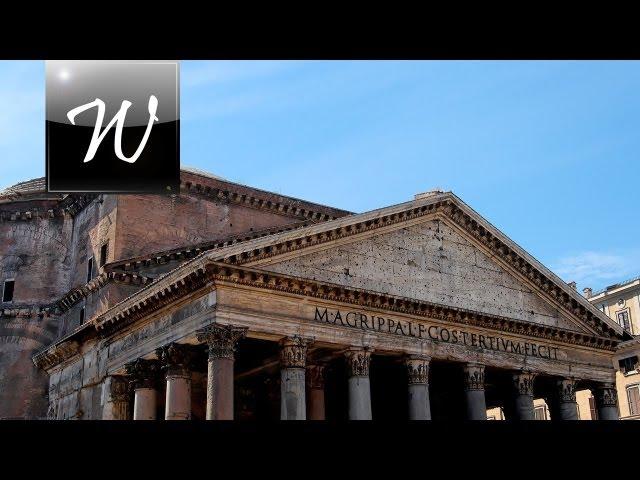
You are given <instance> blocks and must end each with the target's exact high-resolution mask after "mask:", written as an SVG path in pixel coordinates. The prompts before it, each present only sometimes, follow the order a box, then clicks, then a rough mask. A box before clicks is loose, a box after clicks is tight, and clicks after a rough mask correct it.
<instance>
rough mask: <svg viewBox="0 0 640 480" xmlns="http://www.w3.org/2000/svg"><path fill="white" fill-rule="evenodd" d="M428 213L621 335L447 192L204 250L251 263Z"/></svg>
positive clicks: (591, 324) (598, 329) (566, 305)
mask: <svg viewBox="0 0 640 480" xmlns="http://www.w3.org/2000/svg"><path fill="white" fill-rule="evenodd" d="M433 216H438V217H440V218H443V219H445V220H448V221H450V222H453V223H454V224H455V225H457V226H458V227H459V228H460V229H461V230H463V231H464V232H465V233H466V234H467V236H469V237H471V238H472V239H473V240H474V241H475V243H476V244H478V245H481V246H483V247H484V249H486V250H487V251H488V252H490V254H491V255H492V256H494V257H496V258H498V259H500V260H501V261H502V263H503V264H504V265H505V266H507V267H508V268H509V269H511V270H512V271H514V272H517V273H519V274H520V276H521V277H522V278H523V280H525V281H526V282H527V283H528V284H530V285H531V286H533V287H535V289H536V290H537V291H538V292H539V293H540V294H541V295H542V296H544V297H547V299H549V300H551V301H552V303H554V304H555V305H558V306H559V307H560V308H561V309H563V310H564V311H565V312H567V313H568V314H569V315H570V316H572V317H575V318H577V319H578V320H579V321H580V322H581V323H582V324H583V325H584V327H585V328H588V329H589V330H591V331H592V332H593V333H596V334H598V335H603V336H606V337H610V336H619V337H620V338H625V333H624V331H623V330H622V328H620V327H619V326H618V325H616V324H615V323H614V322H613V321H612V320H611V319H609V318H608V317H606V315H605V314H604V313H602V312H600V311H599V310H597V309H596V308H595V307H594V306H593V305H591V304H590V303H589V302H588V301H587V300H586V299H584V298H583V297H582V296H581V295H580V294H578V293H577V292H576V291H575V290H573V289H572V288H571V287H569V286H568V285H567V284H566V283H565V282H563V281H562V280H561V279H560V278H558V277H557V276H556V275H554V274H553V273H552V272H551V271H550V270H549V269H547V268H546V267H544V266H543V265H542V264H541V263H540V262H538V261H537V260H535V259H534V258H533V257H532V256H531V255H529V254H528V253H526V252H525V251H524V250H523V249H522V248H521V247H519V246H518V245H516V244H515V243H514V242H513V241H512V240H510V239H509V238H508V237H506V236H505V235H504V234H502V233H501V232H499V231H498V230H497V229H496V228H495V227H494V226H493V225H491V224H490V223H489V222H487V221H486V220H485V219H483V218H482V217H481V216H480V215H478V214H477V213H476V212H474V211H473V210H472V209H471V208H470V207H468V206H467V205H466V204H464V202H462V201H461V200H460V199H458V198H457V197H456V196H455V195H453V194H451V193H445V194H439V195H434V196H432V197H430V198H429V199H427V200H423V201H415V202H408V203H406V204H401V205H397V206H394V207H388V208H385V209H381V210H377V211H374V212H368V213H365V214H360V215H354V216H351V217H346V218H342V219H338V220H334V221H331V222H326V223H324V224H322V225H315V226H312V227H308V228H303V229H300V230H298V231H296V232H292V233H290V234H283V235H274V236H272V237H267V238H264V239H259V240H257V241H254V242H246V243H244V244H241V245H237V246H235V247H231V248H224V249H221V250H218V251H213V252H211V253H210V254H209V255H210V257H211V258H212V259H215V260H217V261H222V262H224V263H227V264H230V265H256V264H261V263H264V262H265V260H269V259H273V260H275V258H276V257H278V256H281V255H285V254H288V255H290V254H292V253H294V252H297V251H300V254H303V250H304V249H307V248H310V247H318V246H320V245H322V244H326V243H329V242H335V241H337V240H341V239H345V238H347V237H351V236H355V235H362V234H366V233H367V232H373V231H375V230H378V229H383V228H389V227H392V226H393V225H398V226H401V225H402V224H403V223H406V222H409V221H414V220H416V219H419V218H421V217H433Z"/></svg>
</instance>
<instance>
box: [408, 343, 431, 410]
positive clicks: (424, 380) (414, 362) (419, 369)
mask: <svg viewBox="0 0 640 480" xmlns="http://www.w3.org/2000/svg"><path fill="white" fill-rule="evenodd" d="M429 361H430V358H429V357H426V356H411V357H409V358H407V359H406V360H405V364H406V366H407V374H408V379H409V420H431V404H430V401H429Z"/></svg>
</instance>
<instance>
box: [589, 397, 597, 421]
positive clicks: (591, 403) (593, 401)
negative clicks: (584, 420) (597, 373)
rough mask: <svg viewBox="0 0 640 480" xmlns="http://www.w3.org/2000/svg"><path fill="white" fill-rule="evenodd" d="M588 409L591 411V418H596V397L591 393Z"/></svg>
mask: <svg viewBox="0 0 640 480" xmlns="http://www.w3.org/2000/svg"><path fill="white" fill-rule="evenodd" d="M589 410H590V412H591V420H598V409H597V408H596V399H595V398H593V395H591V396H590V397H589Z"/></svg>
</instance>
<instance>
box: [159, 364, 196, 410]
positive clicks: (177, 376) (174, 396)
mask: <svg viewBox="0 0 640 480" xmlns="http://www.w3.org/2000/svg"><path fill="white" fill-rule="evenodd" d="M164 419H165V420H191V372H189V371H188V370H173V371H170V372H169V373H167V392H166V403H165V413H164Z"/></svg>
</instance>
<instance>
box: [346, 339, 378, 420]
mask: <svg viewBox="0 0 640 480" xmlns="http://www.w3.org/2000/svg"><path fill="white" fill-rule="evenodd" d="M371 351H372V350H371V349H370V348H350V349H349V350H347V351H346V352H345V355H346V358H347V374H348V376H349V380H348V387H349V420H371V419H372V414H371V385H370V383H369V364H370V361H371Z"/></svg>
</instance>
